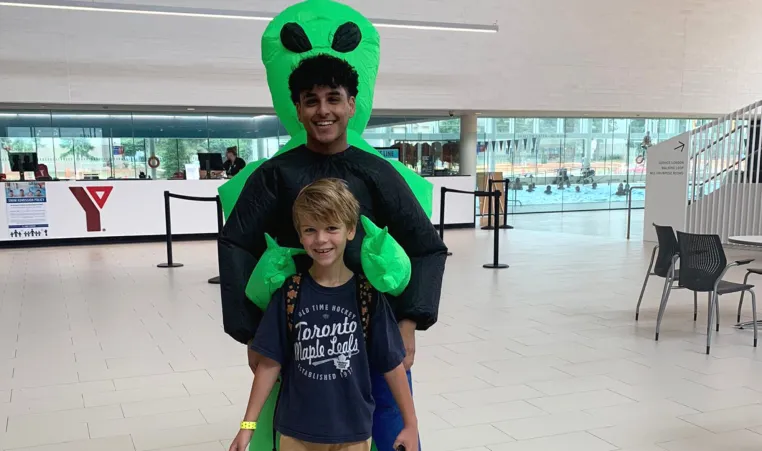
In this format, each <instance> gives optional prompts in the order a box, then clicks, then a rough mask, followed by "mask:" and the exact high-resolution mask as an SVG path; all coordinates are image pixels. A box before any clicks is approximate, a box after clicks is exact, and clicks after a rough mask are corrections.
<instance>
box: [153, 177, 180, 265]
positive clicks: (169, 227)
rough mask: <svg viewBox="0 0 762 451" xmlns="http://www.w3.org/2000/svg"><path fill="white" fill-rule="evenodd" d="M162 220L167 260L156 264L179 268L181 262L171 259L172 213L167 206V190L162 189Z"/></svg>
mask: <svg viewBox="0 0 762 451" xmlns="http://www.w3.org/2000/svg"><path fill="white" fill-rule="evenodd" d="M164 220H165V223H166V234H167V262H166V263H159V264H158V265H156V266H157V267H159V268H179V267H181V266H183V264H182V263H176V262H175V261H174V260H173V259H172V215H171V213H170V207H169V191H164Z"/></svg>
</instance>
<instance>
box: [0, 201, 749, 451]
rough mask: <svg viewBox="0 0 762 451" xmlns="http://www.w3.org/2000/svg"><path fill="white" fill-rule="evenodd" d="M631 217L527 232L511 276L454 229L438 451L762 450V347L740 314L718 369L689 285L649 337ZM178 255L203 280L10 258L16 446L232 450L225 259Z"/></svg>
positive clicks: (429, 422)
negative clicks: (637, 310)
mask: <svg viewBox="0 0 762 451" xmlns="http://www.w3.org/2000/svg"><path fill="white" fill-rule="evenodd" d="M623 220H624V215H623V214H618V216H617V213H611V214H610V213H608V212H604V213H588V214H585V213H575V214H567V215H563V216H561V215H537V216H532V217H529V216H525V217H516V221H515V224H516V225H517V229H516V230H513V231H508V232H505V231H503V232H501V233H503V240H502V241H501V243H502V249H501V259H503V260H504V261H505V262H507V263H510V264H511V267H510V269H505V270H501V271H494V270H487V269H483V268H482V266H481V265H482V264H483V263H486V262H488V261H489V260H490V259H491V250H490V246H491V243H492V235H491V234H490V233H489V232H484V231H471V230H466V231H447V232H446V235H445V240H446V241H447V243H448V244H449V245H450V247H451V250H452V251H453V252H454V255H453V256H452V257H451V259H450V260H449V261H448V266H447V274H446V281H445V287H444V294H443V298H442V307H441V316H440V321H439V324H438V325H437V326H435V327H434V328H433V329H432V330H430V331H429V332H426V333H423V334H420V335H419V340H418V347H419V350H418V354H417V355H418V357H417V362H416V365H415V367H414V377H415V392H416V396H415V399H416V402H417V406H418V410H419V416H420V423H421V428H422V436H423V444H424V449H426V450H428V451H465V450H468V451H518V450H522V451H533V450H538V451H539V450H542V451H546V450H578V451H599V450H600V451H608V450H626V451H665V450H666V451H704V450H706V451H716V450H733V451H745V450H755V451H757V450H759V449H762V354H760V353H762V351H757V350H755V349H754V348H753V347H752V346H751V344H752V337H751V331H739V330H736V329H734V328H732V327H731V325H732V323H733V322H734V320H735V307H736V300H737V299H736V298H735V297H730V296H729V297H727V299H722V301H723V302H722V328H721V331H720V333H719V335H718V336H717V337H716V340H715V346H714V347H713V353H712V355H711V356H709V357H707V356H705V355H704V354H703V350H704V341H705V335H704V334H705V329H706V326H705V321H706V319H705V318H706V317H705V313H706V305H705V304H706V302H705V301H704V302H702V304H701V305H700V314H699V322H698V323H696V324H694V322H693V321H692V314H691V313H692V308H693V306H692V300H691V297H690V295H688V294H686V293H682V292H680V291H679V290H678V291H676V292H673V297H672V301H671V303H670V306H669V309H668V311H667V314H666V316H665V320H664V328H663V330H662V336H661V340H660V342H658V343H656V342H654V340H653V332H654V323H655V315H656V301H657V298H658V296H659V293H660V288H661V286H660V284H659V281H658V280H655V281H654V282H653V283H652V286H651V287H650V288H649V290H648V291H647V294H646V300H645V302H644V309H643V312H642V314H641V320H640V321H639V322H638V323H636V322H635V321H634V307H635V302H636V299H637V295H638V292H639V288H640V284H641V282H642V277H643V274H644V271H645V266H646V264H647V259H648V257H649V255H650V246H644V245H642V244H641V243H640V242H638V241H632V242H627V241H625V240H624V239H623V234H622V233H621V232H623V230H624V229H623V224H624V222H623ZM639 221H641V222H638V227H640V225H639V224H641V223H642V217H641V218H640V219H639ZM604 223H607V224H608V225H602V224H604ZM535 226H537V227H535ZM532 228H534V229H535V230H534V231H533V230H529V229H532ZM591 231H597V233H601V234H602V235H598V236H595V235H594V233H592V232H591ZM175 255H176V259H177V260H178V261H180V262H182V263H185V265H186V266H185V267H183V268H179V269H174V270H165V269H157V268H156V267H155V265H156V263H160V262H161V261H163V260H164V255H163V247H162V246H161V245H154V244H151V245H119V246H84V247H76V248H51V249H39V250H19V251H8V250H3V251H0V450H4V451H5V450H16V449H27V450H30V451H31V450H34V451H43V450H44V451H101V450H109V451H134V450H137V451H144V450H174V451H223V450H225V449H226V447H227V446H228V445H229V440H230V439H232V437H233V436H234V434H235V432H236V429H237V427H238V421H239V420H240V418H241V415H242V414H243V411H244V403H245V401H246V398H247V394H248V385H249V384H250V381H251V374H250V372H249V369H248V367H247V366H246V365H245V358H244V350H243V348H242V347H241V346H239V345H237V344H236V343H235V342H233V341H232V340H231V339H230V338H228V337H227V336H226V335H225V334H224V333H223V332H222V329H221V325H220V306H219V299H218V298H219V295H218V293H217V287H216V286H213V285H208V284H207V282H206V280H207V279H208V278H209V277H211V276H213V275H215V271H216V268H215V267H216V261H215V259H216V252H215V247H214V245H213V244H212V243H178V244H176V247H175ZM733 255H737V256H742V255H752V256H757V257H759V258H762V254H758V255H754V254H752V253H749V252H739V251H733ZM761 263H762V262H761ZM729 277H730V278H733V279H740V278H741V277H743V273H742V272H732V273H731V274H730V275H729ZM747 307H748V306H747ZM749 316H750V311H749V310H748V308H747V310H746V311H745V317H747V318H748V317H749Z"/></svg>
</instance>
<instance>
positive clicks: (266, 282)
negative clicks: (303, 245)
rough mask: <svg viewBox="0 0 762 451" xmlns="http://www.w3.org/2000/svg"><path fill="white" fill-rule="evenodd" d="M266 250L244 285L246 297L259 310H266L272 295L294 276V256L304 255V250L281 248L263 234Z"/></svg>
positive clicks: (268, 236) (271, 238)
mask: <svg viewBox="0 0 762 451" xmlns="http://www.w3.org/2000/svg"><path fill="white" fill-rule="evenodd" d="M265 240H266V241H267V250H266V251H265V252H264V253H263V254H262V257H261V258H260V259H259V262H257V265H256V266H255V267H254V271H253V272H252V273H251V277H250V278H249V283H248V284H246V297H248V298H249V299H250V300H251V302H253V303H255V304H256V305H257V307H259V309H260V310H265V309H267V305H268V304H269V303H270V299H271V298H272V295H273V293H275V292H276V291H277V290H278V288H280V287H281V286H283V283H284V282H286V279H288V278H289V277H291V276H293V275H294V274H296V263H294V255H300V254H304V253H306V252H305V250H304V249H294V248H290V247H281V246H279V245H278V243H277V242H276V241H275V239H273V237H271V236H270V235H268V234H267V233H265Z"/></svg>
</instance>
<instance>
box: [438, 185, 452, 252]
mask: <svg viewBox="0 0 762 451" xmlns="http://www.w3.org/2000/svg"><path fill="white" fill-rule="evenodd" d="M447 191H449V190H448V189H447V187H445V186H443V187H442V191H441V193H440V195H439V239H441V240H442V241H444V218H445V195H446V194H447ZM451 255H452V252H450V251H447V256H448V257H449V256H451Z"/></svg>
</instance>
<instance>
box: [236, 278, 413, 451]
mask: <svg viewBox="0 0 762 451" xmlns="http://www.w3.org/2000/svg"><path fill="white" fill-rule="evenodd" d="M284 295H285V286H284V288H281V289H280V290H278V291H277V292H276V293H275V295H274V296H273V299H272V300H271V302H270V304H269V306H268V307H267V310H266V311H265V314H264V317H263V318H262V322H261V323H260V325H259V329H257V334H256V336H255V337H254V341H253V342H252V344H251V349H253V350H254V351H256V352H258V353H260V354H262V355H263V356H265V357H268V358H270V359H272V360H275V361H276V362H278V363H280V364H281V366H282V367H283V368H282V373H283V374H282V376H283V384H282V386H281V394H280V401H279V404H278V409H277V413H276V418H275V428H276V429H277V430H278V432H280V433H281V434H284V435H287V436H289V437H293V438H296V439H299V440H304V441H307V442H311V443H323V444H336V443H354V442H361V441H364V440H367V439H369V438H370V437H371V433H372V427H373V409H374V408H375V404H374V401H373V396H372V394H371V379H370V368H371V367H372V368H373V369H374V370H375V371H378V372H380V373H387V372H389V371H391V370H393V369H394V368H396V367H397V366H399V364H400V363H402V361H403V360H404V358H405V347H404V344H403V342H402V336H401V335H400V331H399V326H398V325H397V321H396V320H395V318H394V314H393V313H392V310H391V308H390V307H389V304H388V303H387V301H386V298H385V297H384V296H383V295H382V294H380V293H379V295H378V297H377V298H376V299H375V301H374V304H375V305H373V306H372V314H371V319H370V331H369V332H370V335H369V342H370V346H368V347H367V348H366V343H365V338H364V336H363V330H362V326H361V324H360V315H359V312H358V310H357V290H356V277H353V278H352V279H351V280H350V281H349V282H347V283H346V284H344V285H342V286H340V287H332V288H328V287H324V286H321V285H318V283H317V282H315V280H314V279H313V278H312V277H310V276H309V274H305V275H304V276H303V277H302V280H301V288H300V294H299V300H298V303H297V305H296V308H295V310H294V316H293V322H294V331H293V333H292V337H293V338H294V340H295V341H294V343H293V348H290V346H289V342H288V340H289V338H288V325H287V321H288V320H287V317H286V302H285V298H284Z"/></svg>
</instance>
